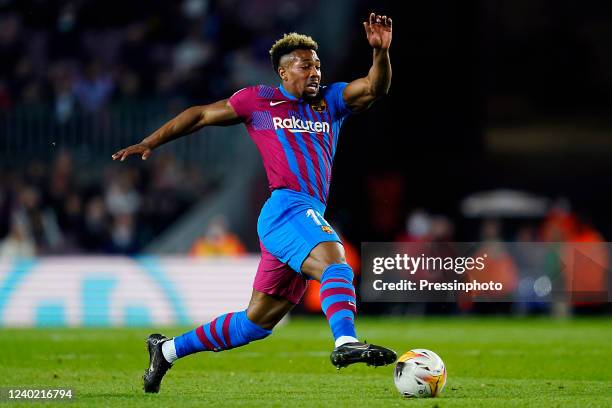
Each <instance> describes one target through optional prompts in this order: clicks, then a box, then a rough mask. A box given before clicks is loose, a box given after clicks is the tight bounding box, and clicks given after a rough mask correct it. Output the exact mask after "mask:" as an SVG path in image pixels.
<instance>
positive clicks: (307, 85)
mask: <svg viewBox="0 0 612 408" xmlns="http://www.w3.org/2000/svg"><path fill="white" fill-rule="evenodd" d="M290 55H291V57H292V58H291V59H289V60H288V61H287V64H286V68H285V70H284V73H283V74H284V75H285V78H286V81H284V82H283V83H284V86H285V88H286V89H287V90H288V91H289V92H292V93H295V94H298V95H301V96H303V97H311V98H312V97H315V96H317V94H318V93H319V86H320V84H321V61H320V60H319V57H318V56H317V53H316V52H315V51H313V50H295V51H293V52H292V53H291V54H290Z"/></svg>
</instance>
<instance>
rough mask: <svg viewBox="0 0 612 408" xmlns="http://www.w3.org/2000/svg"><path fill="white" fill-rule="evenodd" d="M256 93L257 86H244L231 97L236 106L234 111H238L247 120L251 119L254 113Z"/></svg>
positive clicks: (231, 101)
mask: <svg viewBox="0 0 612 408" xmlns="http://www.w3.org/2000/svg"><path fill="white" fill-rule="evenodd" d="M256 95H257V87H256V86H250V87H247V88H242V89H241V90H239V91H237V92H235V93H234V94H233V95H232V96H230V98H229V103H230V105H232V108H234V111H236V114H237V115H238V116H239V117H241V118H242V119H244V120H245V121H246V120H249V118H250V117H251V114H252V113H253V110H254V106H255V96H256Z"/></svg>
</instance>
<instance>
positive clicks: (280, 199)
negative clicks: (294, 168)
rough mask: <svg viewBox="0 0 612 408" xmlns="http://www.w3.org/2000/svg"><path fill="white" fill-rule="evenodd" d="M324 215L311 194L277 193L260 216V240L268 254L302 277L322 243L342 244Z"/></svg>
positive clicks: (287, 191)
mask: <svg viewBox="0 0 612 408" xmlns="http://www.w3.org/2000/svg"><path fill="white" fill-rule="evenodd" d="M324 212H325V205H324V204H323V203H321V202H320V201H319V200H317V199H316V198H314V197H312V196H310V195H308V194H305V193H300V192H297V191H293V190H288V189H279V190H274V191H273V192H272V196H270V198H269V199H268V201H266V203H265V204H264V206H263V208H262V209H261V213H260V214H259V220H258V221H257V233H258V234H259V239H260V241H261V243H262V245H263V246H264V247H265V249H266V250H267V251H268V252H270V253H271V254H272V255H274V256H275V257H276V258H277V259H278V260H280V261H281V262H283V263H287V264H289V266H290V267H291V268H292V269H293V270H294V271H297V272H300V273H301V270H302V263H303V262H304V260H305V259H306V258H307V257H308V255H309V254H310V251H312V249H313V248H314V247H316V246H317V245H318V244H320V243H321V242H329V241H332V242H340V243H341V242H342V241H340V237H338V234H336V231H334V230H333V228H332V227H331V226H330V225H329V223H328V222H327V221H326V220H325V218H323V213H324Z"/></svg>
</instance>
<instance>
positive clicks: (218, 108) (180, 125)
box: [112, 99, 241, 161]
mask: <svg viewBox="0 0 612 408" xmlns="http://www.w3.org/2000/svg"><path fill="white" fill-rule="evenodd" d="M228 101H229V100H228V99H223V100H221V101H218V102H215V103H211V104H210V105H202V106H192V107H191V108H189V109H187V110H185V111H183V112H181V114H179V115H178V116H177V117H175V118H174V119H172V120H171V121H169V122H167V123H166V124H165V125H163V126H162V127H160V128H159V129H157V130H156V131H155V132H153V133H152V134H151V135H149V136H148V137H146V138H144V139H143V140H142V141H141V142H140V143H137V144H135V145H132V146H129V147H126V148H124V149H121V150H119V151H118V152H117V153H115V154H113V156H112V157H113V160H120V161H123V160H125V159H126V157H128V156H131V155H133V154H139V155H141V158H142V160H147V158H148V157H149V156H150V155H151V153H152V151H153V149H155V148H156V147H158V146H161V145H163V144H164V143H168V142H169V141H171V140H174V139H177V138H179V137H181V136H185V135H188V134H190V133H193V132H195V131H196V130H199V129H201V128H203V127H204V126H229V125H235V124H237V123H240V122H241V119H240V117H239V116H238V115H237V114H236V112H235V111H234V108H232V106H231V105H230V103H229V102H228Z"/></svg>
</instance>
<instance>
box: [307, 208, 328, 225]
mask: <svg viewBox="0 0 612 408" xmlns="http://www.w3.org/2000/svg"><path fill="white" fill-rule="evenodd" d="M306 216H307V217H309V218H312V220H313V221H314V223H315V224H317V225H318V226H321V225H327V226H328V227H329V224H328V223H327V221H325V218H323V216H322V215H321V214H320V213H319V212H318V211H315V210H313V209H312V208H309V209H308V210H307V211H306Z"/></svg>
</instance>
